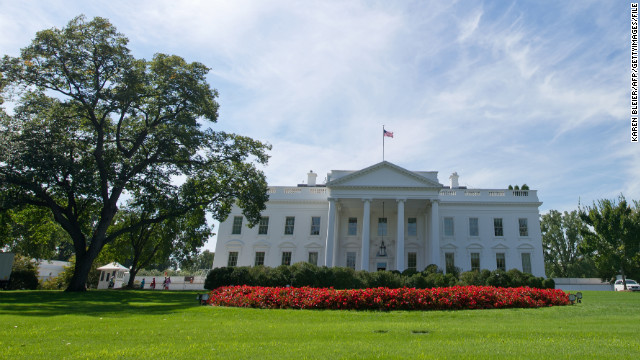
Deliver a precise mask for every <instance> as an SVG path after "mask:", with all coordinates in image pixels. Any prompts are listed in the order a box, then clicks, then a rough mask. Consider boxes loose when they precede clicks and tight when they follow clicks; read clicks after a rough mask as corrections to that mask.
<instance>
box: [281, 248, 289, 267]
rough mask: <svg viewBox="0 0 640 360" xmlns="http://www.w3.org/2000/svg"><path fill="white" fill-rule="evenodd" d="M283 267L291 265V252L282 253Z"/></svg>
mask: <svg viewBox="0 0 640 360" xmlns="http://www.w3.org/2000/svg"><path fill="white" fill-rule="evenodd" d="M282 265H291V251H283V252H282Z"/></svg>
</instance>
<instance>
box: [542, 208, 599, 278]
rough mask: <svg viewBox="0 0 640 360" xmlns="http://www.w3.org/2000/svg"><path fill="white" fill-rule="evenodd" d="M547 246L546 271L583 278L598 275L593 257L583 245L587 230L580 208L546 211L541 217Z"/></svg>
mask: <svg viewBox="0 0 640 360" xmlns="http://www.w3.org/2000/svg"><path fill="white" fill-rule="evenodd" d="M540 229H541V231H542V246H543V248H544V263H545V273H546V275H547V276H548V277H568V278H574V277H575V278H583V277H596V276H598V273H597V270H596V268H595V264H594V263H593V259H592V258H591V257H589V256H588V254H585V253H584V252H583V251H582V250H581V248H580V244H582V241H583V237H582V234H583V233H584V232H585V231H586V230H587V227H586V225H585V224H584V223H583V222H582V220H581V219H580V215H579V214H578V212H577V211H575V210H574V211H572V212H566V211H565V212H564V213H563V214H561V213H560V212H558V211H556V210H551V211H549V213H548V214H545V215H542V220H541V221H540Z"/></svg>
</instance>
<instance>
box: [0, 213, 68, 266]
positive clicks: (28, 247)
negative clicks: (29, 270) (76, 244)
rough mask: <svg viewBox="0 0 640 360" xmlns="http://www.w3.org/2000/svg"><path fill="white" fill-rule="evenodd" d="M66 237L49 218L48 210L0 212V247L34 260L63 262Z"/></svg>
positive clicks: (50, 216) (66, 242) (51, 218)
mask: <svg viewBox="0 0 640 360" xmlns="http://www.w3.org/2000/svg"><path fill="white" fill-rule="evenodd" d="M71 244H72V242H71V238H70V237H69V234H68V233H67V232H66V231H64V229H63V228H62V227H61V226H60V224H58V223H56V222H55V220H54V219H53V216H52V214H51V211H49V210H47V209H43V208H39V207H35V206H23V207H20V208H16V209H12V210H7V211H4V212H0V247H3V246H7V247H8V248H9V250H10V251H11V252H13V253H16V254H20V255H23V256H26V257H28V258H35V259H56V260H57V259H67V258H68V257H69V256H71V253H70V251H72V249H71V248H70V245H71Z"/></svg>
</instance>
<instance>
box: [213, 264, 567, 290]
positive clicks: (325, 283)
mask: <svg viewBox="0 0 640 360" xmlns="http://www.w3.org/2000/svg"><path fill="white" fill-rule="evenodd" d="M229 285H252V286H271V287H284V286H294V287H304V286H309V287H318V288H322V287H327V288H328V287H333V288H336V289H364V288H377V287H385V288H390V289H397V288H401V287H411V288H416V289H424V288H441V287H450V286H455V285H475V286H484V285H486V286H495V287H521V286H529V287H532V288H538V289H540V288H550V289H553V288H554V285H555V284H554V282H553V280H550V279H548V280H544V279H543V278H541V277H535V276H533V275H531V274H527V273H523V272H521V271H519V270H517V269H511V270H509V271H508V272H505V271H502V270H494V271H489V270H486V269H483V270H481V271H479V272H478V271H468V272H464V273H461V274H460V276H459V277H457V276H455V274H454V273H447V274H444V273H443V272H442V270H441V269H438V267H437V266H434V265H429V266H427V268H425V270H424V271H423V272H420V273H416V272H414V271H405V272H404V273H400V272H398V271H374V272H368V271H355V270H353V269H351V268H347V267H332V268H328V267H326V266H322V267H318V266H315V265H312V264H309V263H306V262H300V263H296V264H293V265H291V266H286V265H281V266H278V267H277V268H270V267H265V266H254V267H231V268H215V269H213V270H211V271H210V272H209V274H208V275H207V279H206V281H205V288H206V289H210V290H211V289H215V288H217V287H220V286H229Z"/></svg>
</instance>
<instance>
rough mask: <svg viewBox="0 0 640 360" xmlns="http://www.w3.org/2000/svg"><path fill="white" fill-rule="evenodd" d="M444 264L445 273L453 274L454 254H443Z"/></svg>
mask: <svg viewBox="0 0 640 360" xmlns="http://www.w3.org/2000/svg"><path fill="white" fill-rule="evenodd" d="M444 264H445V268H446V271H447V273H451V272H455V266H456V264H455V262H454V254H453V253H452V252H448V253H445V254H444Z"/></svg>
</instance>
